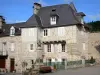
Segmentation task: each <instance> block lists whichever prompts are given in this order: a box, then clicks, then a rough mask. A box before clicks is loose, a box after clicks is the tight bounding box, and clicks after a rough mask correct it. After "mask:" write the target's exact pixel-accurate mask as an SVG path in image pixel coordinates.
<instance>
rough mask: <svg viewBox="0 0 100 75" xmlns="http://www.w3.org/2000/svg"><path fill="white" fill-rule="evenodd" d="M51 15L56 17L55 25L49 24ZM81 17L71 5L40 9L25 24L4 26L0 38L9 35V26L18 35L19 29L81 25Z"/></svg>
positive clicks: (0, 31)
mask: <svg viewBox="0 0 100 75" xmlns="http://www.w3.org/2000/svg"><path fill="white" fill-rule="evenodd" d="M51 15H57V17H58V20H57V23H56V25H51V24H50V17H51ZM81 15H84V13H82V12H81V13H78V12H77V10H76V9H75V7H74V5H73V4H71V5H69V4H61V5H53V6H47V7H41V8H40V10H39V12H38V14H37V15H35V14H34V15H32V16H31V17H30V18H29V19H28V20H27V21H26V22H22V23H15V24H4V25H3V29H2V30H0V36H8V35H9V34H10V28H11V26H14V27H15V28H16V35H20V34H21V31H20V30H19V28H29V27H37V26H38V27H41V28H49V27H58V26H69V25H77V24H81V22H80V18H81Z"/></svg>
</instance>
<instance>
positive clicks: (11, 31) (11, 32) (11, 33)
mask: <svg viewBox="0 0 100 75" xmlns="http://www.w3.org/2000/svg"><path fill="white" fill-rule="evenodd" d="M14 34H15V28H14V27H13V26H12V27H11V28H10V36H14Z"/></svg>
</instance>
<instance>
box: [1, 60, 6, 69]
mask: <svg viewBox="0 0 100 75" xmlns="http://www.w3.org/2000/svg"><path fill="white" fill-rule="evenodd" d="M5 62H6V61H5V59H0V68H5V64H6V63H5Z"/></svg>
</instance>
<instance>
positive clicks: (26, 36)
mask: <svg viewBox="0 0 100 75" xmlns="http://www.w3.org/2000/svg"><path fill="white" fill-rule="evenodd" d="M21 31H22V32H21V36H22V41H24V42H25V41H26V42H27V41H37V28H22V29H21Z"/></svg>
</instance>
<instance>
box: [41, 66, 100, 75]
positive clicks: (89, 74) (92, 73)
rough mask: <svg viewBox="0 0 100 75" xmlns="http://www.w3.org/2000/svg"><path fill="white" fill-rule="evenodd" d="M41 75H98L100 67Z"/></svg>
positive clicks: (99, 74)
mask: <svg viewBox="0 0 100 75" xmlns="http://www.w3.org/2000/svg"><path fill="white" fill-rule="evenodd" d="M42 75H100V66H95V67H87V68H81V69H74V70H63V71H57V72H55V73H48V74H42Z"/></svg>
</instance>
